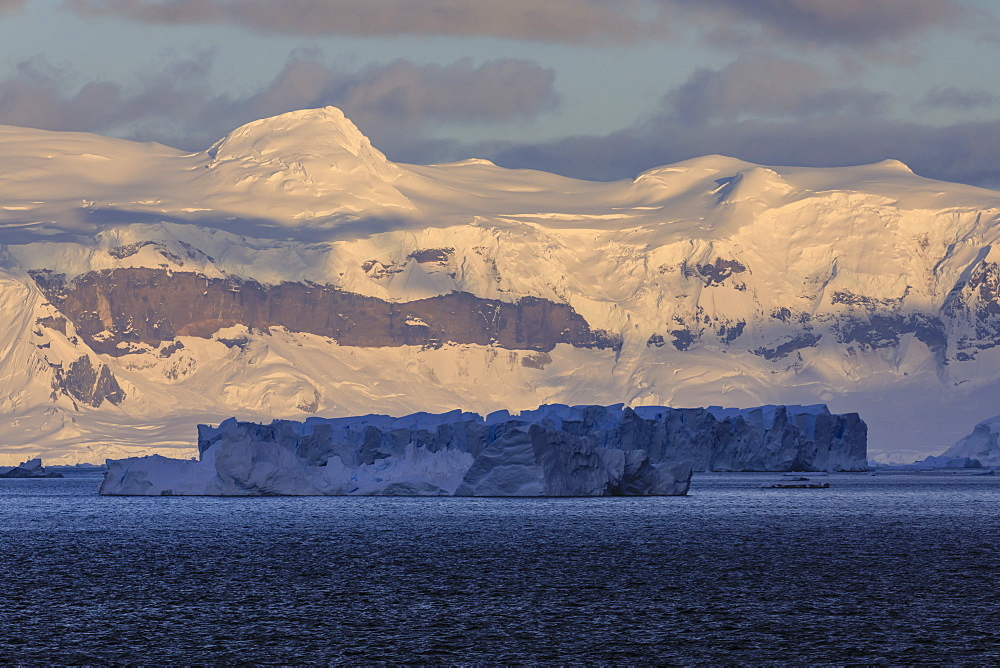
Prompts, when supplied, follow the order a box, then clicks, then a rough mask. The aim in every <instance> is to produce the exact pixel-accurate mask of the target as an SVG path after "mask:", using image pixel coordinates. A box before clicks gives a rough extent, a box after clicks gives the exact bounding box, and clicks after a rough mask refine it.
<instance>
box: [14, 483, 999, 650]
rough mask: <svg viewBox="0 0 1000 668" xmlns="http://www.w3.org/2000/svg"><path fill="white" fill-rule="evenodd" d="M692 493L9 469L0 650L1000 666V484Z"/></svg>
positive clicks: (702, 488) (751, 486)
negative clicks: (522, 492)
mask: <svg viewBox="0 0 1000 668" xmlns="http://www.w3.org/2000/svg"><path fill="white" fill-rule="evenodd" d="M779 478H780V476H778V475H777V474H771V475H763V474H759V475H749V474H701V475H699V474H696V476H695V479H694V484H693V485H692V489H691V493H690V495H689V496H687V497H670V498H597V499H461V498H348V497H320V498H315V497H311V498H288V497H282V498H206V497H152V498H145V497H99V496H97V487H98V484H99V481H100V478H99V477H96V476H81V477H72V478H66V479H62V480H0V664H27V665H36V664H37V665H43V664H44V665H47V664H136V663H141V664H147V665H148V664H192V663H197V664H206V663H207V664H234V663H237V664H247V663H252V664H258V663H279V664H324V663H337V664H373V663H393V664H397V663H433V664H454V663H462V664H670V663H675V664H688V665H689V664H722V663H736V664H762V663H778V664H787V663H800V664H801V663H807V664H831V663H832V664H842V663H861V664H870V663H876V664H897V665H898V664H919V663H932V664H942V663H945V664H977V665H982V664H997V663H998V662H1000V591H998V587H997V585H998V583H1000V549H998V538H1000V476H981V475H979V476H968V475H932V474H924V475H918V474H910V475H876V476H870V475H862V474H840V475H831V476H829V477H828V478H823V479H824V480H829V481H830V484H831V488H830V489H823V490H769V489H760V488H759V485H760V484H761V483H762V482H765V481H768V482H769V481H774V480H778V479H779Z"/></svg>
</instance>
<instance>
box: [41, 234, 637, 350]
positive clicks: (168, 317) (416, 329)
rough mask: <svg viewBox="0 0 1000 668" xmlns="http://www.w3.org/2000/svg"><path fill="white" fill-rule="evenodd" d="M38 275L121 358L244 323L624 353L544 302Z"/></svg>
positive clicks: (360, 335)
mask: <svg viewBox="0 0 1000 668" xmlns="http://www.w3.org/2000/svg"><path fill="white" fill-rule="evenodd" d="M435 252H438V251H435ZM440 252H441V253H444V251H440ZM434 257H437V256H436V255H435V256H434ZM32 276H33V277H34V279H35V282H36V283H37V284H38V286H39V288H41V290H42V291H43V293H44V294H45V296H46V297H47V298H48V299H49V300H50V301H51V302H52V303H53V304H54V305H55V306H56V307H57V308H58V309H59V310H60V311H61V312H62V313H64V314H66V315H67V316H68V317H69V318H70V319H71V320H72V321H73V323H74V325H75V327H76V331H77V332H78V333H79V334H80V336H82V337H83V338H84V339H85V340H86V342H87V343H88V345H90V347H91V348H93V349H94V350H95V351H97V352H101V353H107V354H110V355H116V356H117V355H122V354H126V353H128V352H129V351H130V346H129V344H132V343H146V344H149V345H152V346H158V345H159V344H160V343H161V342H162V341H169V340H172V339H173V338H174V337H176V336H200V337H209V336H211V335H212V334H214V333H215V332H217V331H218V330H219V329H222V328H224V327H230V326H233V325H237V324H242V325H246V326H247V327H249V328H253V329H257V330H267V329H268V328H270V327H284V328H286V329H288V330H290V331H297V332H307V333H310V334H318V335H321V336H327V337H330V338H332V339H334V340H336V341H338V342H339V343H341V344H342V345H350V346H401V345H418V346H439V345H441V344H444V343H477V344H482V345H489V344H493V345H497V346H500V347H503V348H509V349H521V350H539V351H549V350H552V348H554V347H555V345H556V344H558V343H569V344H571V345H574V346H577V347H585V348H616V347H618V346H620V345H621V341H620V339H619V338H618V337H617V336H615V335H612V334H609V333H608V332H605V331H601V330H592V329H591V328H590V327H589V325H588V324H587V322H586V320H584V319H583V317H581V316H580V315H579V314H578V313H576V312H575V311H574V310H573V309H572V308H571V307H570V306H568V305H566V304H557V303H554V302H551V301H547V300H545V299H539V298H536V297H522V298H521V299H520V300H519V301H517V302H516V303H509V302H502V301H498V300H493V299H482V298H479V297H476V296H474V295H471V294H469V293H466V292H452V293H450V294H447V295H441V296H438V297H432V298H429V299H420V300H416V301H410V302H404V303H395V302H389V301H385V300H382V299H377V298H375V297H366V296H363V295H358V294H354V293H350V292H345V291H343V290H340V289H338V288H336V287H332V286H328V285H314V284H303V283H294V282H286V283H281V284H279V285H274V286H266V285H262V284H260V283H258V282H257V281H253V280H241V279H235V278H233V279H230V280H224V279H218V278H208V277H206V276H203V275H200V274H197V273H194V272H168V271H166V270H161V269H116V270H109V271H93V272H89V273H87V274H84V275H83V276H80V277H79V278H77V279H76V280H74V281H72V282H71V283H66V281H65V280H64V278H63V277H62V276H61V275H52V274H51V273H49V272H44V271H35V272H32Z"/></svg>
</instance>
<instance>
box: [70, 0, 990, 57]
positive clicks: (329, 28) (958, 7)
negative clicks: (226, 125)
mask: <svg viewBox="0 0 1000 668" xmlns="http://www.w3.org/2000/svg"><path fill="white" fill-rule="evenodd" d="M64 6H66V7H67V8H68V9H70V10H71V11H74V12H76V13H77V14H80V15H83V16H113V17H119V18H126V19H131V20H136V21H143V22H148V23H157V24H164V25H192V24H229V25H235V26H241V27H244V28H248V29H250V30H254V31H257V32H262V33H273V34H289V35H302V36H318V35H359V36H373V35H404V34H405V35H463V36H486V37H501V38H512V39H520V40H535V41H542V42H564V43H579V42H598V43H601V42H603V43H625V42H634V41H636V40H641V39H650V38H662V37H664V36H665V35H668V34H670V31H671V28H672V27H673V26H679V27H682V28H683V27H690V26H700V27H701V28H703V29H706V30H708V32H709V34H714V35H716V36H717V37H719V36H720V35H729V36H730V38H733V37H734V36H738V38H739V39H743V40H746V39H749V38H751V36H752V35H753V36H755V37H756V38H758V39H759V38H761V37H766V38H767V39H772V40H773V39H775V38H780V39H785V40H791V41H795V42H810V43H816V44H821V45H831V44H844V45H850V46H859V45H871V44H880V43H885V42H891V41H896V40H900V39H904V38H907V37H909V36H911V35H914V34H917V33H921V32H924V31H926V30H928V29H931V28H934V27H941V26H948V25H950V24H953V23H956V22H958V21H963V20H967V19H969V18H970V17H972V16H974V15H975V12H973V11H972V10H970V9H969V8H968V6H967V5H966V4H965V3H964V2H963V0H753V1H752V2H751V1H749V0H544V1H540V0H503V1H502V2H498V1H496V0H420V1H419V2H417V1H416V0H283V1H281V2H278V1H276V0H64ZM978 18H980V19H982V18H983V17H981V16H979V17H978ZM726 39H729V38H726Z"/></svg>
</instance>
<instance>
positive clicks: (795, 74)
mask: <svg viewBox="0 0 1000 668" xmlns="http://www.w3.org/2000/svg"><path fill="white" fill-rule="evenodd" d="M837 83H838V81H837V79H836V78H835V77H833V76H831V75H829V74H827V73H826V72H825V71H824V70H822V69H821V68H819V67H816V66H815V65H811V64H808V63H805V62H802V61H796V60H790V59H787V58H778V57H775V56H770V55H765V54H757V55H751V56H746V57H742V58H739V59H737V60H735V61H734V62H732V63H731V64H729V65H728V66H726V67H724V68H722V69H721V70H709V69H700V70H697V71H696V72H695V73H694V74H693V75H692V76H691V77H690V78H689V79H688V80H687V81H686V82H685V83H683V84H682V85H680V86H679V87H677V88H675V89H674V90H673V91H671V92H669V93H668V94H667V96H666V97H665V98H664V102H665V104H666V106H667V107H668V108H669V109H670V110H671V111H670V112H669V113H670V114H671V115H673V116H674V117H675V118H676V119H677V120H678V121H680V122H684V123H707V122H712V121H718V120H725V121H733V120H737V119H739V118H741V117H748V116H758V115H763V116H799V117H801V116H811V115H816V114H829V113H836V112H844V111H854V112H858V113H871V112H873V111H875V110H876V109H877V108H878V107H879V106H880V105H882V104H883V102H884V98H885V96H883V95H881V94H878V93H874V92H871V91H868V90H865V89H863V88H860V87H857V86H839V85H836V84H837Z"/></svg>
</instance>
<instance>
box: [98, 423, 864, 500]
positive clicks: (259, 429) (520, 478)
mask: <svg viewBox="0 0 1000 668" xmlns="http://www.w3.org/2000/svg"><path fill="white" fill-rule="evenodd" d="M866 434H867V430H866V427H865V423H864V422H863V421H862V420H861V419H860V417H858V415H857V414H855V413H849V414H845V415H833V414H831V413H830V412H829V411H828V410H827V408H826V407H825V406H822V405H818V406H764V407H761V408H754V409H744V410H739V409H723V408H718V407H711V408H682V409H674V408H665V407H656V406H642V407H636V408H624V407H623V406H622V405H621V404H617V405H614V406H565V405H551V406H542V407H540V408H538V409H537V410H533V411H524V412H522V413H521V414H520V415H516V416H513V415H511V414H510V413H508V412H507V411H498V412H495V413H491V414H490V415H489V416H487V417H486V418H485V419H484V418H483V417H481V416H479V415H477V414H475V413H463V412H461V411H452V412H450V413H443V414H430V413H416V414H413V415H408V416H405V417H400V418H394V417H389V416H386V415H366V416H360V417H347V418H333V419H323V418H309V419H308V420H306V421H305V422H294V421H290V420H275V421H274V422H272V423H271V424H269V425H262V424H256V423H252V422H239V421H237V420H236V419H234V418H231V419H229V420H226V421H224V422H223V423H222V424H220V425H219V426H218V427H210V426H206V425H199V427H198V436H199V437H198V450H199V453H200V455H201V458H200V460H197V461H196V460H178V459H168V458H166V457H161V456H159V455H153V456H149V457H133V458H130V459H120V460H114V459H109V460H108V471H107V473H106V474H105V478H104V483H103V484H102V486H101V494H109V495H114V494H124V495H188V494H196V495H272V494H274V495H326V494H329V495H344V494H351V495H353V494H358V495H373V494H381V495H447V496H451V495H455V496H604V495H630V496H631V495H640V496H641V495H683V494H686V493H687V490H688V485H689V483H690V478H691V471H692V470H693V469H699V470H706V469H707V470H758V471H759V470H772V471H787V470H816V469H823V470H863V469H864V468H865V465H866V454H867V448H866Z"/></svg>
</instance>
